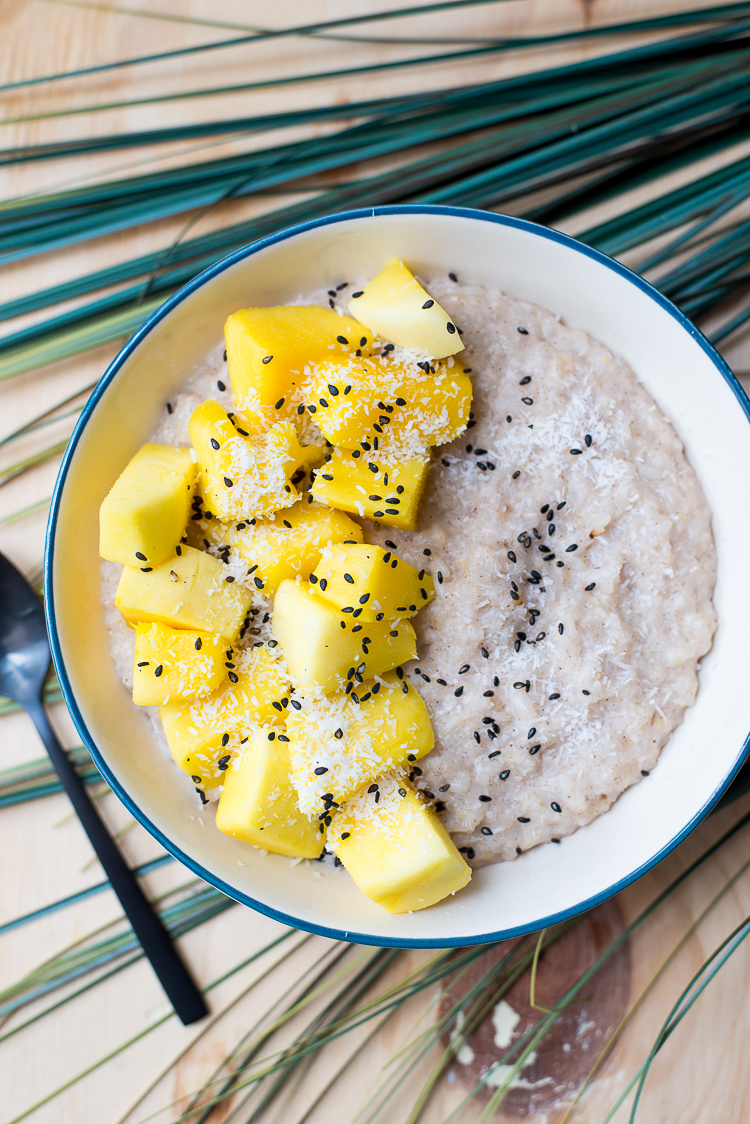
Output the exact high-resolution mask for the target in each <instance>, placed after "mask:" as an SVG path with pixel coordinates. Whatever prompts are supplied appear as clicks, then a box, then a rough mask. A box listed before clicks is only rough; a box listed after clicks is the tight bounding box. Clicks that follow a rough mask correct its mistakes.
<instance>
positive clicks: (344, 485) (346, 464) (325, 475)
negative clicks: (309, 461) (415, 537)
mask: <svg viewBox="0 0 750 1124" xmlns="http://www.w3.org/2000/svg"><path fill="white" fill-rule="evenodd" d="M370 458H372V459H370ZM429 467H430V461H429V459H428V458H427V457H412V458H410V459H408V460H403V461H389V460H386V459H385V458H383V457H381V456H380V454H379V453H374V452H363V453H360V455H359V456H357V450H356V449H355V451H354V453H348V452H341V451H339V450H338V449H336V450H334V452H333V453H332V455H331V458H330V460H328V461H327V462H326V463H325V464H324V465H323V466H322V467H321V468H320V469H319V470H318V471H317V472H316V473H315V476H314V478H313V482H312V487H311V489H310V491H311V493H312V495H313V496H314V498H315V499H316V500H319V501H320V502H321V503H326V504H328V505H329V506H330V507H337V508H340V509H341V510H342V511H351V512H352V513H353V514H354V515H360V516H363V517H367V518H368V519H377V520H379V522H380V523H384V524H385V525H386V526H388V527H400V528H401V529H402V530H405V531H414V530H416V526H417V520H418V518H419V502H420V500H421V499H422V494H423V492H424V489H425V485H426V483H427V470H428V469H429ZM373 469H374V471H373ZM399 488H403V491H401V492H400V491H399ZM394 496H396V497H397V498H398V500H399V503H398V504H394V503H392V502H391V500H392V498H393V497H394Z"/></svg>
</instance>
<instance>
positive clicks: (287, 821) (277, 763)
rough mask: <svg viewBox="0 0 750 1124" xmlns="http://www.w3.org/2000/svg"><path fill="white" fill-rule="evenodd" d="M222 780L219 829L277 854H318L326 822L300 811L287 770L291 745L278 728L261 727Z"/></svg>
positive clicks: (308, 856) (218, 813)
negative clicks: (287, 743)
mask: <svg viewBox="0 0 750 1124" xmlns="http://www.w3.org/2000/svg"><path fill="white" fill-rule="evenodd" d="M223 781H224V791H223V792H222V794H221V796H220V797H219V805H218V807H217V809H216V826H217V827H218V829H219V831H223V832H224V834H225V835H231V836H232V837H233V838H234V839H241V840H242V842H243V843H250V844H251V845H252V846H254V847H262V848H263V849H264V850H266V851H273V852H274V854H277V855H288V856H289V857H290V858H297V857H298V856H299V857H302V858H305V859H317V857H318V856H319V855H320V852H321V851H322V849H323V837H324V832H325V824H319V823H318V821H317V820H315V821H314V822H312V821H311V820H310V819H308V817H307V816H306V815H304V813H303V812H301V811H300V809H299V807H298V804H297V794H296V792H295V791H294V788H293V786H292V781H291V779H290V775H289V749H288V746H287V745H286V744H285V743H284V742H282V741H280V740H279V737H278V731H276V730H268V729H262V730H257V731H256V732H255V733H254V734H253V735H252V736H251V737H250V739H249V741H248V743H247V745H245V746H243V749H242V752H241V753H238V754H237V756H236V757H235V759H234V761H233V762H232V764H231V765H230V767H229V769H228V770H227V771H226V773H225V774H224V777H223ZM321 827H322V829H323V830H322V831H321Z"/></svg>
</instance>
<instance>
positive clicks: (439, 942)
mask: <svg viewBox="0 0 750 1124" xmlns="http://www.w3.org/2000/svg"><path fill="white" fill-rule="evenodd" d="M403 214H412V215H414V214H416V215H420V214H430V215H447V216H452V217H455V218H468V219H475V220H479V221H480V222H492V223H497V224H499V225H501V226H508V227H513V228H515V229H517V230H523V231H525V232H526V233H528V234H533V235H536V236H537V237H541V238H546V239H549V240H551V241H553V242H558V243H560V244H561V245H563V246H566V247H567V248H568V249H570V250H574V251H575V252H577V253H580V254H583V255H584V256H586V257H589V258H592V259H593V260H594V261H596V262H598V263H599V264H600V265H603V266H604V267H605V268H607V269H610V270H613V271H614V272H615V273H618V274H619V275H620V276H621V277H623V278H624V279H625V280H626V281H629V282H630V283H631V284H632V285H635V286H636V287H637V288H639V289H640V290H641V291H642V292H644V293H645V294H646V296H648V297H650V298H651V299H652V300H653V301H655V302H656V303H657V304H658V305H659V306H660V307H661V308H662V309H663V310H664V311H665V312H667V313H668V314H669V315H670V316H671V317H672V318H673V319H674V320H676V321H677V322H678V323H679V324H680V325H681V327H682V328H683V329H684V330H685V331H686V332H687V333H688V334H689V335H690V336H692V337H693V339H694V340H695V341H696V343H697V344H698V346H699V347H701V348H702V349H703V351H704V352H705V353H706V355H707V356H708V357H709V359H710V360H711V362H712V363H713V365H714V366H715V368H716V369H717V371H718V372H719V374H720V375H721V377H722V378H723V379H724V381H725V382H726V383H727V384H728V385H729V387H730V388H731V390H732V391H733V393H734V395H735V398H736V399H737V402H738V404H739V406H740V409H741V410H742V411H743V413H744V415H745V417H746V419H747V421H748V422H749V423H750V401H748V398H747V396H746V394H745V392H744V390H743V389H742V387H741V385H740V383H739V382H738V380H737V378H736V377H735V375H734V373H733V372H732V370H731V368H730V367H729V365H728V364H727V363H726V362H725V361H724V360H723V359H722V357H721V356H720V355H719V353H718V352H717V351H716V349H715V348H714V347H713V345H712V344H711V343H710V342H709V341H708V339H707V338H706V337H705V336H704V335H703V333H702V332H701V331H700V330H699V329H698V328H696V327H695V325H694V324H692V323H691V322H690V320H688V318H687V317H686V316H685V315H684V314H683V313H682V312H680V310H679V309H678V308H677V307H676V305H674V304H672V302H671V301H670V300H668V299H667V298H666V297H665V296H663V295H662V294H661V293H660V292H659V291H658V290H657V289H655V288H654V286H653V285H651V284H650V283H649V282H648V281H644V279H643V278H642V277H639V276H638V274H636V273H634V272H633V271H632V270H630V269H628V268H627V266H624V265H622V264H621V263H620V262H618V261H616V260H615V259H614V258H610V257H608V256H607V255H606V254H603V253H601V251H599V250H595V249H593V248H592V247H590V246H587V245H585V244H584V243H583V242H579V241H578V240H577V239H575V238H572V237H571V236H570V235H568V234H563V233H561V232H560V231H557V230H552V229H550V228H548V227H544V226H540V225H539V224H538V223H534V222H529V221H528V220H526V219H520V218H515V217H513V216H510V215H502V214H496V213H494V212H490V211H480V210H476V209H474V208H471V207H442V206H434V205H422V204H414V205H408V204H400V205H393V206H383V207H367V208H358V209H356V210H352V211H340V212H337V213H336V214H333V215H326V216H324V217H322V218H318V219H312V220H310V221H309V222H304V223H299V224H297V225H295V226H290V227H287V228H285V229H284V230H281V231H277V232H276V233H275V234H269V235H266V236H265V237H263V238H259V239H258V240H257V241H255V242H251V243H250V244H249V245H247V246H243V247H241V248H240V249H239V250H235V251H233V252H232V253H231V254H228V255H227V256H226V257H224V258H221V259H220V260H219V261H217V262H215V263H214V264H213V265H211V266H209V267H208V269H205V270H203V272H202V273H199V274H198V275H197V276H196V277H194V278H193V279H192V280H191V281H188V282H187V284H185V285H183V286H182V288H181V289H179V290H178V291H177V292H176V293H174V294H173V295H172V296H171V297H169V298H168V299H167V300H166V301H165V302H164V304H162V305H160V306H159V308H157V309H156V310H155V311H154V312H153V313H152V314H151V315H150V316H149V317H148V319H147V320H146V321H145V322H144V323H143V324H142V325H141V327H140V328H139V329H138V330H137V331H136V332H135V333H134V334H133V335H132V336H131V337H130V339H129V340H128V341H127V343H126V344H125V345H124V346H123V348H122V349H121V350H120V351H119V352H118V354H117V355H116V356H115V358H114V359H113V360H112V362H111V363H110V365H109V367H108V368H107V370H106V371H105V372H104V374H103V375H102V377H101V379H100V380H99V382H98V383H97V385H96V388H95V390H94V391H93V393H92V394H91V396H90V398H89V399H88V401H87V402H86V405H85V406H84V408H83V411H82V412H81V415H80V417H79V419H78V422H77V424H76V426H75V429H74V430H73V433H72V435H71V438H70V440H69V442H68V444H67V447H66V449H65V454H64V456H63V459H62V463H61V465H60V470H59V472H58V475H57V480H56V482H55V488H54V492H53V495H52V501H51V506H50V512H49V518H48V522H47V540H46V548H45V556H44V601H45V613H46V617H47V628H48V631H49V637H50V647H51V649H52V659H53V662H54V666H55V671H56V672H57V677H58V680H59V682H60V688H61V691H62V695H63V699H64V700H65V704H66V706H67V708H68V711H69V713H70V715H71V718H72V719H73V722H74V724H75V726H76V729H77V730H78V733H79V734H80V736H81V738H82V739H83V743H84V745H85V746H86V748H87V749H88V751H89V753H90V754H91V756H92V758H93V760H94V763H95V764H96V767H97V769H98V770H99V772H100V773H101V774H102V776H103V778H104V779H105V781H106V782H107V784H108V785H109V786H110V788H111V789H112V791H113V792H114V793H116V795H117V796H118V797H119V799H120V800H121V801H122V803H123V804H124V805H125V807H126V808H127V809H128V811H129V812H130V813H131V814H132V815H133V816H134V817H135V819H136V820H138V822H139V823H140V824H142V826H143V827H145V828H146V830H147V831H149V832H150V833H151V835H153V836H154V838H155V839H157V840H158V842H159V843H160V844H161V845H162V847H164V849H165V850H166V851H168V852H169V853H170V854H171V855H173V856H174V858H176V859H178V860H179V861H180V862H181V863H183V864H184V865H185V866H187V867H188V868H189V869H190V870H192V871H193V873H194V874H197V875H198V876H199V877H201V878H203V879H204V880H205V881H206V882H208V883H209V884H210V885H212V886H214V887H215V888H216V889H218V890H221V891H222V893H224V894H226V895H227V897H230V898H233V899H234V900H235V901H237V902H239V903H240V904H242V905H247V906H250V907H251V908H252V909H255V910H257V911H258V912H259V913H262V914H264V915H265V916H267V917H271V918H273V920H275V921H279V922H281V923H282V924H285V925H290V926H292V927H294V928H298V929H303V930H305V931H306V932H310V933H315V934H317V935H319V936H322V937H329V938H330V939H331V940H343V941H350V942H352V943H356V944H367V945H379V946H384V947H390V948H453V947H462V946H466V945H479V944H488V943H490V942H492V941H501V940H507V939H508V938H510V937H520V936H523V935H525V934H526V933H531V932H536V931H537V930H539V929H543V928H547V927H549V926H551V925H555V924H557V923H559V922H561V921H566V920H568V919H570V918H573V917H577V916H578V915H579V914H581V913H585V912H586V911H587V910H589V909H593V908H594V906H597V905H601V903H602V902H605V901H607V900H608V899H609V898H611V897H612V896H613V895H615V894H617V893H619V892H620V891H621V890H624V889H625V888H626V887H627V886H630V885H631V884H632V883H633V882H635V881H637V880H638V879H639V878H641V877H642V876H643V875H644V874H647V873H648V871H650V870H652V869H653V868H654V867H655V866H656V865H657V864H658V863H660V862H661V861H662V860H663V859H665V858H666V857H667V855H669V854H670V853H671V852H672V851H673V850H674V849H675V847H677V846H678V845H679V844H680V843H682V842H683V840H685V839H686V838H687V837H688V835H690V833H691V832H692V831H693V830H694V829H695V828H696V827H697V826H698V824H699V823H700V822H701V820H703V819H704V818H705V816H706V815H707V814H708V812H709V811H710V810H711V808H712V807H713V806H714V804H716V802H717V801H718V800H719V799H720V798H721V796H722V795H723V793H724V792H726V790H727V788H728V787H729V785H730V784H731V783H732V781H733V780H734V778H735V776H736V775H737V773H738V771H739V769H740V768H741V766H742V763H743V761H744V760H745V758H746V757H747V755H748V753H749V752H750V733H748V736H747V738H746V739H745V741H744V743H743V745H742V748H741V749H740V752H739V754H738V756H737V759H736V761H735V764H734V765H733V767H732V769H731V770H730V772H729V773H728V774H727V776H726V778H725V779H724V781H723V782H722V783H721V784H720V785H719V786H718V787H717V788H716V789H715V790H714V792H712V793H711V795H710V796H709V797H708V799H707V800H706V802H705V803H704V805H703V807H702V808H701V809H700V810H699V811H698V812H696V814H695V815H694V816H693V817H692V819H690V820H689V821H688V823H687V824H686V825H685V827H684V828H682V830H681V831H679V832H678V833H677V834H676V835H675V836H674V837H673V838H672V839H671V840H670V841H669V842H668V843H666V844H665V845H664V846H663V847H662V848H661V849H660V850H659V851H657V853H656V854H655V855H653V856H652V857H651V858H650V859H649V860H648V862H645V863H642V864H641V865H640V866H639V867H637V868H636V869H635V870H634V871H632V872H631V873H630V874H629V875H627V876H626V877H625V878H621V879H620V880H619V881H617V882H614V883H612V884H611V885H610V886H608V887H607V888H606V889H605V890H602V891H601V892H600V893H598V894H594V895H593V896H591V897H589V898H586V899H584V900H583V901H580V902H577V903H576V904H575V905H573V906H570V907H569V908H568V909H565V910H561V911H559V912H558V913H554V914H551V915H549V916H547V917H543V918H540V919H539V920H538V921H534V922H533V923H531V924H527V925H521V926H516V927H514V928H510V929H501V930H499V931H497V932H492V933H481V934H477V935H475V936H471V937H454V938H445V937H443V938H440V939H433V940H425V939H416V940H410V939H408V938H404V937H395V936H394V937H391V938H385V937H379V936H373V935H372V934H370V933H355V932H350V931H344V930H341V929H334V928H329V927H327V926H324V925H315V924H312V923H311V922H301V921H300V920H299V919H298V918H296V917H293V916H291V915H289V914H286V913H282V912H280V911H279V910H276V909H272V908H271V907H270V906H267V905H265V904H264V903H263V902H259V901H256V900H255V899H254V898H251V897H250V896H249V895H247V894H244V893H242V892H241V891H240V890H238V889H236V888H235V887H233V886H229V885H227V883H225V882H224V881H223V880H222V879H221V878H218V877H217V876H216V875H214V874H212V873H211V872H210V871H208V870H206V869H205V867H203V866H201V864H200V863H199V862H197V861H196V860H194V859H192V858H191V857H190V856H189V855H186V854H185V853H184V852H183V851H182V850H181V849H180V848H179V847H177V846H176V845H175V844H174V843H172V841H171V840H170V839H168V838H167V837H166V836H165V835H164V833H163V832H162V831H161V830H160V829H159V828H158V827H156V825H155V824H153V823H152V822H151V821H150V820H149V818H148V817H147V816H146V815H145V814H144V813H143V812H142V811H141V809H140V808H139V806H138V805H137V804H136V803H135V801H134V800H133V799H132V798H131V797H130V795H129V794H128V793H127V792H126V791H125V789H124V788H123V787H122V785H121V784H120V782H119V781H118V779H117V777H116V776H115V775H114V773H113V772H112V770H111V769H110V768H109V766H108V765H107V763H106V762H105V761H104V759H103V758H102V756H101V754H100V753H99V750H98V749H97V747H96V745H95V743H94V740H93V738H92V736H91V734H90V732H89V730H88V727H87V726H86V723H85V721H84V719H83V715H82V714H81V712H80V710H79V708H78V704H77V702H76V699H75V697H74V694H73V691H72V688H71V684H70V681H69V679H68V676H67V673H66V670H65V664H64V661H63V657H62V651H61V647H60V639H59V636H58V633H57V623H56V617H55V603H54V592H53V567H54V553H55V532H56V529H57V522H58V516H59V511H60V502H61V498H62V493H63V489H64V487H65V481H66V478H67V475H68V470H69V468H70V464H71V461H72V459H73V456H74V455H75V451H76V448H77V446H78V442H79V440H80V438H81V434H82V433H83V431H84V429H85V428H86V425H87V424H88V421H89V419H90V418H91V416H92V415H93V412H94V410H95V409H96V406H97V404H98V402H99V399H100V398H101V397H102V395H103V393H104V391H105V390H106V389H107V387H108V386H109V384H110V383H111V382H112V380H113V379H114V377H115V375H116V374H117V373H118V371H119V370H120V368H121V367H122V366H123V364H124V363H125V361H126V359H128V357H129V356H130V355H131V354H132V352H133V351H135V349H136V348H137V347H138V346H139V344H140V343H141V341H142V340H143V339H145V337H146V336H147V335H148V334H149V332H150V331H151V330H152V328H154V327H155V325H156V324H158V323H159V322H160V321H161V320H163V319H164V317H165V316H167V315H168V314H169V313H170V312H171V311H172V309H173V308H175V307H176V306H177V305H178V304H180V303H181V302H182V301H184V300H185V298H186V297H188V296H190V294H191V293H193V292H195V290H197V289H199V288H201V287H202V286H203V285H204V284H205V283H206V282H207V281H210V280H211V278H213V277H216V276H217V275H218V274H220V273H223V272H224V270H226V269H228V268H230V267H231V266H233V265H234V264H235V263H236V262H238V261H242V260H243V259H244V258H247V257H250V256H251V255H252V254H256V253H258V252H259V251H260V250H263V249H265V248H266V247H267V246H272V245H275V244H276V243H277V242H284V241H286V240H287V239H289V238H293V237H295V236H296V235H298V234H301V233H303V232H305V231H307V230H314V229H316V228H317V227H322V226H331V225H333V224H335V223H340V222H347V221H350V220H351V219H361V218H376V217H378V216H384V217H387V216H388V215H403Z"/></svg>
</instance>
